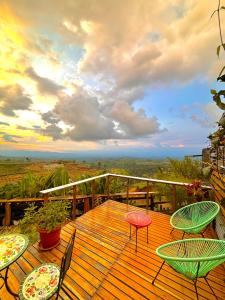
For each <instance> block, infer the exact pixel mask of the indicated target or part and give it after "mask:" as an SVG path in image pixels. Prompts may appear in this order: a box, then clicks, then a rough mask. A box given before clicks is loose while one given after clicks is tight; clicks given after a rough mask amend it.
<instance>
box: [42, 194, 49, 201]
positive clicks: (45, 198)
mask: <svg viewBox="0 0 225 300" xmlns="http://www.w3.org/2000/svg"><path fill="white" fill-rule="evenodd" d="M43 198H44V201H48V193H46V194H44V197H43Z"/></svg>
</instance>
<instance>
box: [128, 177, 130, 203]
mask: <svg viewBox="0 0 225 300" xmlns="http://www.w3.org/2000/svg"><path fill="white" fill-rule="evenodd" d="M129 187H130V179H129V178H128V179H127V204H129Z"/></svg>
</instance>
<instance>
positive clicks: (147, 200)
mask: <svg viewBox="0 0 225 300" xmlns="http://www.w3.org/2000/svg"><path fill="white" fill-rule="evenodd" d="M148 208H149V181H147V189H146V209H148Z"/></svg>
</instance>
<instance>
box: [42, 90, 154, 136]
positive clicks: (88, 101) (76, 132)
mask: <svg viewBox="0 0 225 300" xmlns="http://www.w3.org/2000/svg"><path fill="white" fill-rule="evenodd" d="M106 97H107V96H106ZM42 118H43V120H44V121H45V122H46V124H48V125H47V127H46V128H45V131H44V133H45V134H47V135H51V136H53V137H54V138H59V137H60V134H62V130H60V129H59V125H57V124H58V123H59V121H63V122H64V123H65V124H67V125H69V126H70V129H68V130H67V131H66V133H64V134H62V135H61V137H68V138H70V139H72V140H107V139H129V138H134V137H142V136H146V135H151V134H154V133H156V132H159V131H160V129H159V123H158V121H157V119H156V118H155V117H148V116H147V115H146V114H145V112H144V110H143V109H140V110H139V111H135V110H134V109H133V108H132V106H131V104H130V103H128V102H124V101H121V102H118V101H117V102H111V101H107V99H104V101H100V100H99V99H98V98H97V96H94V95H90V94H89V93H88V92H87V91H86V90H85V89H83V88H82V87H78V86H77V90H76V93H75V94H73V95H72V96H64V97H61V98H60V101H58V102H57V104H56V106H55V108H54V110H53V111H52V112H48V113H46V114H43V115H42Z"/></svg>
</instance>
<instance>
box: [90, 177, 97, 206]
mask: <svg viewBox="0 0 225 300" xmlns="http://www.w3.org/2000/svg"><path fill="white" fill-rule="evenodd" d="M91 193H92V196H91V208H94V207H95V205H96V203H95V200H96V181H95V180H92V182H91Z"/></svg>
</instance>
